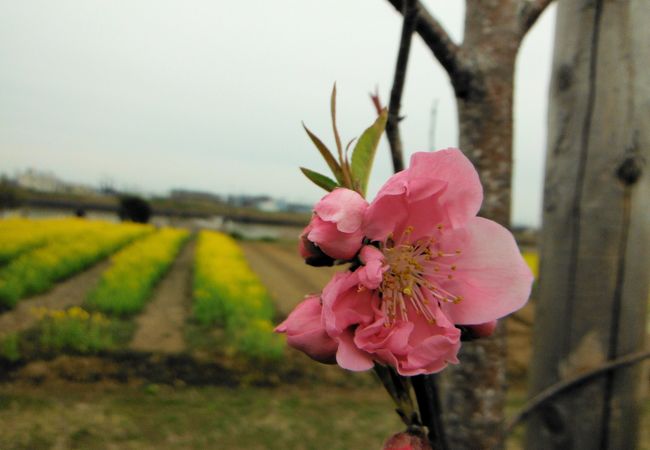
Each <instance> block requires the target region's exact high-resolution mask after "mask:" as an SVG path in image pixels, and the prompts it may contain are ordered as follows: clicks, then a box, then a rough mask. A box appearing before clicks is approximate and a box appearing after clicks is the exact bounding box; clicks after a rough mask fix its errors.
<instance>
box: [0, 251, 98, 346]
mask: <svg viewBox="0 0 650 450" xmlns="http://www.w3.org/2000/svg"><path fill="white" fill-rule="evenodd" d="M108 265H109V262H108V261H102V262H100V263H98V264H96V265H94V266H93V267H92V268H90V269H88V270H86V271H85V272H82V273H80V274H77V275H75V276H73V277H71V278H69V279H67V280H65V281H62V282H61V283H58V284H56V285H55V286H54V288H52V289H51V290H49V291H48V292H46V293H44V294H40V295H37V296H34V297H31V298H27V299H23V300H20V301H19V302H18V304H17V305H16V307H15V308H14V309H13V310H11V311H7V312H5V313H3V314H2V315H0V336H1V335H5V334H9V333H15V332H19V331H23V330H26V329H28V328H29V327H31V326H32V325H33V324H34V323H36V321H37V320H38V318H37V316H36V314H34V312H33V310H34V309H35V308H40V307H47V308H48V309H64V308H69V307H71V306H79V305H81V304H82V303H83V302H84V300H85V299H86V293H87V292H88V291H89V290H90V289H92V288H93V287H94V286H95V285H96V284H97V282H98V281H99V278H100V277H101V275H102V273H103V272H104V270H106V269H107V268H108Z"/></svg>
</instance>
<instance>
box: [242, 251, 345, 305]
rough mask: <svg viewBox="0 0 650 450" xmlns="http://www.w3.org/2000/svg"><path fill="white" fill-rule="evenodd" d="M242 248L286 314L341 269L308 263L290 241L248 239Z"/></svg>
mask: <svg viewBox="0 0 650 450" xmlns="http://www.w3.org/2000/svg"><path fill="white" fill-rule="evenodd" d="M242 248H243V250H244V254H245V255H246V259H247V260H248V264H249V265H250V266H251V268H252V269H253V270H254V271H255V272H256V273H257V275H258V276H259V277H260V280H261V281H262V283H263V284H264V285H265V286H266V288H267V289H268V290H269V293H270V294H271V296H272V297H273V299H274V300H275V305H276V308H277V309H278V311H279V312H280V314H281V315H283V316H286V315H287V314H289V312H291V310H292V309H293V308H294V307H295V306H296V304H298V302H300V301H301V300H302V299H303V298H304V297H305V295H307V294H310V293H317V292H320V291H321V290H322V289H323V287H324V286H325V285H326V284H327V282H328V281H329V280H330V278H331V277H332V275H333V274H334V273H335V272H336V271H337V270H336V269H334V268H322V267H321V268H318V267H311V266H308V265H306V264H305V262H304V261H303V260H302V258H300V255H298V252H297V250H296V248H295V246H289V245H288V244H275V243H268V242H244V243H242ZM338 270H342V269H341V268H339V269H338Z"/></svg>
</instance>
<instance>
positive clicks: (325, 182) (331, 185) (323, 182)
mask: <svg viewBox="0 0 650 450" xmlns="http://www.w3.org/2000/svg"><path fill="white" fill-rule="evenodd" d="M300 170H301V171H302V173H304V174H305V176H306V177H307V178H309V179H310V180H311V181H312V182H314V183H315V184H316V185H317V186H319V187H322V188H323V189H325V190H326V191H327V192H331V191H333V190H334V189H336V188H337V187H339V185H338V183H337V182H336V181H334V180H332V179H331V178H329V177H326V176H325V175H322V174H320V173H318V172H314V171H313V170H309V169H305V168H304V167H301V168H300Z"/></svg>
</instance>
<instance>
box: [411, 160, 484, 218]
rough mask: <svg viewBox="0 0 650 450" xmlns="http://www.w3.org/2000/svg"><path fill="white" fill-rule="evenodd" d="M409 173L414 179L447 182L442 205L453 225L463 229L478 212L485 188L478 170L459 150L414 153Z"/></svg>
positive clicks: (440, 200)
mask: <svg viewBox="0 0 650 450" xmlns="http://www.w3.org/2000/svg"><path fill="white" fill-rule="evenodd" d="M408 170H409V172H410V178H411V179H414V180H415V179H422V178H424V179H425V180H426V179H428V180H438V181H442V182H445V183H446V188H445V189H444V191H443V192H441V193H440V194H439V199H438V202H439V204H440V207H441V208H442V210H443V211H445V212H446V213H447V216H448V219H449V221H450V223H451V226H453V227H457V226H461V225H462V224H464V223H465V222H466V221H468V220H470V219H471V218H472V217H474V216H476V213H478V210H479V208H480V207H481V202H482V201H483V187H482V186H481V182H480V180H479V177H478V173H477V172H476V169H475V168H474V166H473V165H472V163H471V162H470V161H469V159H467V157H466V156H465V155H463V153H462V152H461V151H460V150H458V149H457V148H448V149H445V150H439V151H437V152H432V153H431V152H418V153H414V154H413V156H411V163H410V166H409V169H408ZM437 187H438V186H436V188H437Z"/></svg>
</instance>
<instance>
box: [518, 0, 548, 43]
mask: <svg viewBox="0 0 650 450" xmlns="http://www.w3.org/2000/svg"><path fill="white" fill-rule="evenodd" d="M552 1H553V0H522V1H521V6H520V9H519V31H520V33H521V37H524V36H525V35H526V33H528V30H530V29H531V28H532V26H533V25H535V22H537V19H539V16H541V15H542V13H543V12H544V10H545V9H546V7H547V6H548V5H550V4H551V2H552Z"/></svg>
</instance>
